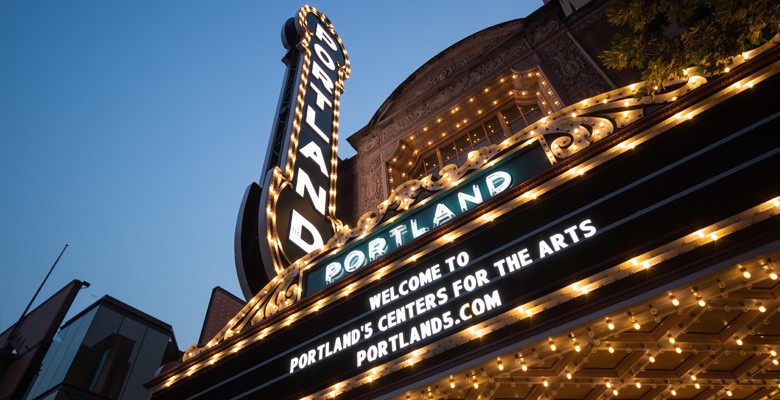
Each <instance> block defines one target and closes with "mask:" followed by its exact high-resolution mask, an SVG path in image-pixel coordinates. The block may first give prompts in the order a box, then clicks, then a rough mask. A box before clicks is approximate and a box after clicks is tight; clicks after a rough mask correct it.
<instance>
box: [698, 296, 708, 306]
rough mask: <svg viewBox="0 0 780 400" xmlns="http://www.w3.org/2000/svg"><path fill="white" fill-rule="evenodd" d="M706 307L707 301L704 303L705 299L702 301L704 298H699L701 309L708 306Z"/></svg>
mask: <svg viewBox="0 0 780 400" xmlns="http://www.w3.org/2000/svg"><path fill="white" fill-rule="evenodd" d="M706 305H707V302H706V301H704V299H702V298H701V297H700V298H699V306H700V307H704V306H706Z"/></svg>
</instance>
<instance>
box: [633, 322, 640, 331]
mask: <svg viewBox="0 0 780 400" xmlns="http://www.w3.org/2000/svg"><path fill="white" fill-rule="evenodd" d="M639 328H640V326H639V322H634V329H636V330H639Z"/></svg>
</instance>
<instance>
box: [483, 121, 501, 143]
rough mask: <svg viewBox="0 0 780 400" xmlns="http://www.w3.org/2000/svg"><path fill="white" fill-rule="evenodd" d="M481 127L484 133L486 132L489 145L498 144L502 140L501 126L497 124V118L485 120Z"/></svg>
mask: <svg viewBox="0 0 780 400" xmlns="http://www.w3.org/2000/svg"><path fill="white" fill-rule="evenodd" d="M483 126H484V127H485V132H487V135H488V138H489V139H490V144H496V143H500V142H501V140H503V137H504V130H503V129H501V124H499V123H498V118H497V117H493V118H491V119H489V120H487V121H486V122H485V123H484V124H483Z"/></svg>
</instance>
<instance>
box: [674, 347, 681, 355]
mask: <svg viewBox="0 0 780 400" xmlns="http://www.w3.org/2000/svg"><path fill="white" fill-rule="evenodd" d="M674 351H676V352H677V354H680V353H682V349H681V348H680V346H675V347H674Z"/></svg>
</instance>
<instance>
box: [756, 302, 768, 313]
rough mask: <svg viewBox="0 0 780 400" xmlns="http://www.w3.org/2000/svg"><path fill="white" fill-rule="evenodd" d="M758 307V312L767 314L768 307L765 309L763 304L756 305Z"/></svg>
mask: <svg viewBox="0 0 780 400" xmlns="http://www.w3.org/2000/svg"><path fill="white" fill-rule="evenodd" d="M756 305H757V306H758V311H761V312H762V313H765V312H766V307H764V305H763V304H761V303H758V304H756Z"/></svg>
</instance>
